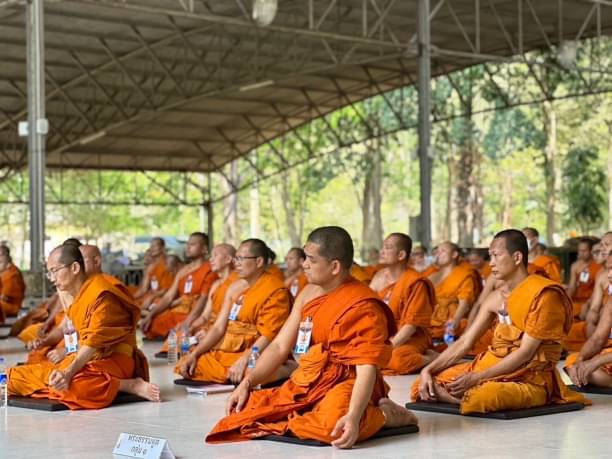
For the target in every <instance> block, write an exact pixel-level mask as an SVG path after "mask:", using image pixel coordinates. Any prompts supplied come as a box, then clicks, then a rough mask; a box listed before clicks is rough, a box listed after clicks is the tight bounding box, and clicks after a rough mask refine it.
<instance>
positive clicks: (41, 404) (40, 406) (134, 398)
mask: <svg viewBox="0 0 612 459" xmlns="http://www.w3.org/2000/svg"><path fill="white" fill-rule="evenodd" d="M146 401H147V400H146V399H144V398H142V397H139V396H138V395H133V394H127V393H125V392H119V394H117V398H115V400H114V401H113V403H111V404H110V406H114V405H123V404H125V403H136V402H146ZM8 406H14V407H15V408H28V409H30V410H40V411H66V410H69V409H70V408H68V407H67V406H66V405H64V404H63V403H60V402H58V401H57V400H49V399H48V398H33V397H15V396H10V397H9V398H8Z"/></svg>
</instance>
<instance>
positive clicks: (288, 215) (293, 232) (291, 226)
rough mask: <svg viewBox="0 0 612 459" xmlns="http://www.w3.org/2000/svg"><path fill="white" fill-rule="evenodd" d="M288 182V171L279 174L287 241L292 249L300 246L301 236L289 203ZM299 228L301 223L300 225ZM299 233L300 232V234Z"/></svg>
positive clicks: (291, 205)
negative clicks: (287, 235)
mask: <svg viewBox="0 0 612 459" xmlns="http://www.w3.org/2000/svg"><path fill="white" fill-rule="evenodd" d="M289 180H290V173H289V171H285V172H283V173H282V174H281V180H280V182H281V186H280V191H281V196H282V202H283V209H284V211H285V223H286V224H287V231H288V233H289V239H291V246H292V247H300V246H301V245H302V242H301V234H299V233H298V230H297V226H298V225H296V222H295V211H294V208H293V204H292V202H291V193H290V191H289ZM300 226H301V223H300ZM300 233H301V232H300Z"/></svg>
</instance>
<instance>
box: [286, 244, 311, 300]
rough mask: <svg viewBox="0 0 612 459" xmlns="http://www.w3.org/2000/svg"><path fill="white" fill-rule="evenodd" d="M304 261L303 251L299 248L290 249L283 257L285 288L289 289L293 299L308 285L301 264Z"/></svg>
mask: <svg viewBox="0 0 612 459" xmlns="http://www.w3.org/2000/svg"><path fill="white" fill-rule="evenodd" d="M305 259H306V254H305V253H304V250H302V249H300V248H299V247H292V248H291V249H289V251H288V252H287V255H286V256H285V263H286V264H287V272H286V273H285V287H287V288H288V289H289V293H291V296H292V297H293V299H295V298H296V297H297V296H298V294H299V293H300V292H301V291H302V290H303V288H304V287H305V286H306V284H307V283H308V279H307V278H306V274H304V269H302V264H303V263H304V260H305Z"/></svg>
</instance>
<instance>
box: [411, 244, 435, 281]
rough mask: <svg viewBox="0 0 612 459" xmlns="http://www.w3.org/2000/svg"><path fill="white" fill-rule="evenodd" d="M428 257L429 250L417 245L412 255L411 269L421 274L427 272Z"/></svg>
mask: <svg viewBox="0 0 612 459" xmlns="http://www.w3.org/2000/svg"><path fill="white" fill-rule="evenodd" d="M426 256H427V250H426V249H425V247H423V246H422V245H417V246H416V247H415V248H414V249H412V253H411V254H410V267H411V268H412V269H414V270H415V271H417V272H419V273H422V272H423V271H425V270H426V269H427V268H428V267H429V263H428V262H427V258H426ZM430 274H431V273H430Z"/></svg>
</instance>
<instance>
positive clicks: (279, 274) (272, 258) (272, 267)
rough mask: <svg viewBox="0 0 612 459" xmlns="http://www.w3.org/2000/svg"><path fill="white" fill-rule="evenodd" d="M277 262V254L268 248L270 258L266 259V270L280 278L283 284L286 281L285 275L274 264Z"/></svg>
mask: <svg viewBox="0 0 612 459" xmlns="http://www.w3.org/2000/svg"><path fill="white" fill-rule="evenodd" d="M275 260H276V252H275V251H274V250H272V249H271V248H270V247H268V256H267V258H266V264H267V268H266V270H267V271H268V272H269V273H270V274H272V275H273V276H275V277H278V278H279V279H280V280H282V281H283V282H284V281H285V275H284V274H283V271H282V270H281V269H280V267H279V266H278V265H277V264H276V263H274V262H275Z"/></svg>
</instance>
